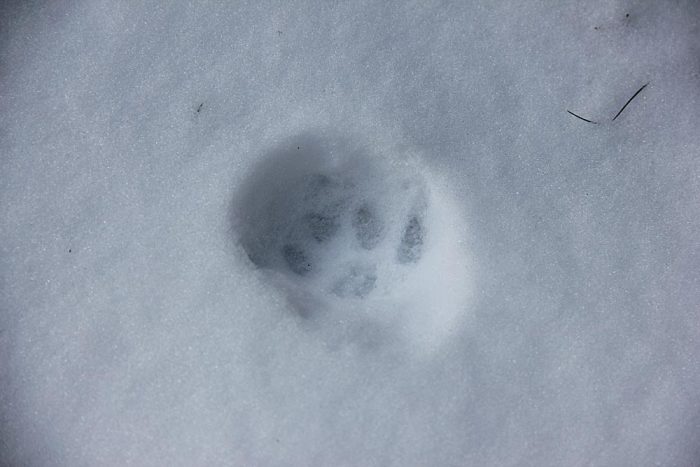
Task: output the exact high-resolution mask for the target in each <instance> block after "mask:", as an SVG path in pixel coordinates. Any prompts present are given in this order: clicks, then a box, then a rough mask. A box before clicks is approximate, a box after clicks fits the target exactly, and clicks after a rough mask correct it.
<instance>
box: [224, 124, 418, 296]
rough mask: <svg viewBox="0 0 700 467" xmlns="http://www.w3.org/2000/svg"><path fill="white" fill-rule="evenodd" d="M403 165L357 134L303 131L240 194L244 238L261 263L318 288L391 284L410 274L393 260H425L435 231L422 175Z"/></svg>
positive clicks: (339, 291)
mask: <svg viewBox="0 0 700 467" xmlns="http://www.w3.org/2000/svg"><path fill="white" fill-rule="evenodd" d="M396 172H397V171H396V169H394V168H391V169H390V168H388V167H383V166H381V165H380V164H379V163H378V162H377V161H376V160H375V159H373V158H372V157H371V156H370V155H369V152H368V151H366V150H365V149H363V148H361V147H357V145H353V143H352V142H348V141H340V140H339V141H327V140H322V139H320V138H315V137H313V136H309V135H305V136H300V137H298V138H295V139H293V140H291V141H289V142H288V143H287V144H284V145H282V146H280V147H279V148H277V149H274V150H273V151H271V152H270V154H268V155H267V156H266V157H264V158H263V161H262V162H260V163H259V165H258V167H257V169H256V170H255V171H254V172H253V174H252V175H251V177H250V179H249V182H248V184H247V186H246V188H245V189H244V190H243V192H242V194H241V195H240V196H239V197H238V198H237V199H236V200H235V202H236V206H235V209H234V211H233V217H232V220H233V221H234V229H235V231H236V232H237V235H238V236H239V240H240V244H241V245H242V246H243V248H244V249H245V251H246V252H247V254H248V257H249V258H250V259H251V261H252V262H253V263H254V264H255V265H256V266H258V267H260V268H261V269H263V270H270V271H276V272H277V273H281V274H283V275H285V276H287V277H288V278H289V279H291V281H289V282H287V284H296V286H295V287H298V288H300V289H308V290H309V291H311V290H313V291H314V292H313V293H315V294H316V293H326V294H327V295H328V296H329V297H336V299H338V298H339V299H352V300H357V299H367V298H370V297H372V296H373V294H376V293H377V292H376V291H377V290H378V288H379V286H380V285H381V289H382V290H383V291H389V290H390V289H391V287H392V285H391V281H395V280H396V277H400V276H401V273H400V272H396V271H394V270H393V268H402V267H403V266H404V265H408V264H415V263H418V262H419V261H420V260H421V257H422V255H423V250H424V243H425V238H426V229H425V225H424V216H423V214H421V212H422V211H420V210H418V211H417V210H416V208H415V206H416V205H421V206H422V205H424V204H425V199H424V194H423V193H422V184H421V183H422V182H421V179H420V177H419V176H415V174H413V175H411V174H405V173H403V172H400V171H398V172H399V174H398V175H397V174H396ZM417 212H418V213H417ZM322 291H325V292H322Z"/></svg>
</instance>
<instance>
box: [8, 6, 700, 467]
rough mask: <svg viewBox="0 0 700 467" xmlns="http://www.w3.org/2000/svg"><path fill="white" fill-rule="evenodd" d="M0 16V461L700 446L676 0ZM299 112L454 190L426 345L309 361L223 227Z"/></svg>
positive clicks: (690, 136) (696, 456)
mask: <svg viewBox="0 0 700 467" xmlns="http://www.w3.org/2000/svg"><path fill="white" fill-rule="evenodd" d="M0 12H1V13H2V15H1V20H0V26H1V28H0V292H1V295H0V310H1V314H0V324H1V326H0V397H1V399H0V401H1V404H0V409H1V410H0V416H1V418H0V423H1V425H0V450H1V457H0V459H1V460H2V462H3V463H5V464H7V465H124V464H127V463H131V464H133V465H533V466H534V465H538V466H541V465H636V466H639V465H663V466H667V465H668V466H671V465H678V466H694V465H697V464H698V462H700V390H699V389H698V388H700V362H699V356H700V321H699V320H700V244H699V243H700V240H698V239H699V238H700V225H699V224H700V216H699V214H700V204H699V202H700V162H698V156H699V154H700V131H698V123H697V122H698V117H700V98H699V96H700V81H699V78H700V42H699V40H700V37H699V35H700V30H699V25H700V19H699V18H700V16H698V15H699V14H700V11H699V8H698V4H697V3H696V2H690V1H689V2H680V1H670V2H651V1H638V2H633V1H619V2H611V1H607V2H577V1H570V2H537V3H534V2H515V1H514V2H499V3H495V2H464V3H462V2H444V3H443V2H426V1H421V2H304V1H294V2H280V3H270V2H258V1H255V2H247V3H246V2H192V3H188V2H172V3H163V2H151V3H142V4H139V5H137V4H135V3H132V2H110V1H103V2H100V1H85V2H63V1H56V2H28V3H23V4H21V5H20V4H18V3H8V4H6V5H5V6H4V7H2V8H0ZM627 14H629V17H627V16H626V15H627ZM646 82H650V83H651V84H650V85H649V86H648V87H647V89H645V90H644V91H643V93H642V94H640V96H639V97H638V98H637V99H636V100H635V101H634V102H633V103H632V104H630V106H629V107H628V108H627V109H626V110H625V112H624V113H623V114H622V115H621V117H620V118H619V119H618V120H616V121H615V122H614V123H610V119H611V118H612V116H613V115H614V114H615V113H616V112H617V111H618V110H619V108H620V107H621V106H622V104H624V102H625V101H626V100H627V99H628V98H629V97H630V96H631V95H632V94H633V93H634V92H635V91H636V90H637V89H638V88H639V87H640V86H641V85H642V84H644V83H646ZM200 104H202V107H201V109H200V111H199V112H197V109H198V108H199V105H200ZM566 109H570V110H572V111H574V112H576V113H578V114H580V115H582V116H585V117H586V118H590V119H593V120H596V121H599V122H601V124H600V125H591V124H587V123H585V122H582V121H580V120H577V119H575V118H573V117H571V116H570V115H568V114H566V112H565V111H566ZM324 129H330V130H332V131H335V132H339V133H341V134H344V135H347V136H348V137H353V138H358V141H359V140H361V141H359V143H361V144H366V145H368V146H370V147H372V146H374V147H378V148H382V151H380V152H381V153H389V154H392V153H393V154H395V157H396V158H400V157H401V156H402V154H404V153H406V152H411V153H418V154H421V155H422V156H421V157H422V163H423V164H424V165H425V168H426V170H431V171H435V172H437V173H441V174H443V176H444V177H445V178H446V179H447V180H448V182H446V183H447V185H446V186H445V187H444V188H445V189H446V190H449V191H450V192H451V194H452V196H454V197H456V198H457V199H460V200H461V201H462V203H463V204H462V209H463V212H462V213H461V215H462V216H463V217H464V219H465V220H466V222H467V223H468V226H469V227H468V228H469V242H470V246H469V252H470V255H471V257H472V259H473V262H474V265H473V267H474V269H473V271H472V274H473V278H474V296H473V298H472V300H471V303H470V305H469V307H468V309H465V310H464V312H465V314H468V315H469V316H470V317H471V318H470V319H468V320H465V321H464V323H465V324H464V325H463V326H462V328H461V329H459V330H458V331H457V334H458V335H457V336H456V337H454V338H453V339H452V340H450V341H449V342H447V343H445V344H444V346H442V347H441V348H440V349H439V351H438V352H436V353H433V354H430V355H428V354H426V355H420V354H418V355H417V354H416V353H414V352H409V351H406V349H405V347H404V344H402V343H400V342H398V341H397V340H396V339H395V338H394V337H393V336H394V334H393V333H391V332H388V333H386V334H379V335H378V336H375V338H373V339H375V340H377V341H378V342H379V345H377V346H364V345H360V344H352V343H351V344H348V345H343V346H339V347H333V346H329V345H328V343H327V339H324V336H326V335H327V333H329V332H332V330H329V329H328V328H327V327H323V326H317V325H315V324H314V322H313V321H308V320H307V321H303V320H300V319H299V318H298V316H297V315H295V314H294V313H292V312H291V310H290V306H289V304H288V302H287V300H286V297H285V296H284V294H283V293H281V292H280V291H279V290H278V289H276V288H274V287H272V286H271V285H270V284H269V283H268V282H267V281H266V279H265V277H264V275H263V274H260V273H259V271H256V270H255V268H254V267H253V265H252V264H251V263H250V262H249V261H248V260H247V258H246V255H245V253H244V252H243V251H242V248H241V247H240V245H239V244H238V242H237V239H236V237H235V232H233V230H232V228H231V225H230V222H229V211H230V208H231V205H232V203H235V202H236V200H235V199H234V197H235V196H236V193H237V192H238V188H239V187H240V186H241V185H242V184H243V183H245V181H246V180H247V177H249V176H250V174H252V173H254V172H255V169H256V164H257V163H258V162H259V159H260V157H261V156H262V155H263V154H265V153H266V152H267V151H269V150H270V149H271V148H274V147H275V146H276V145H278V144H280V143H281V142H283V141H285V140H286V139H288V138H290V137H294V136H295V135H299V134H302V133H305V132H312V133H315V134H316V135H317V136H318V137H319V138H324V132H325V131H327V130H324ZM270 183H274V180H270ZM358 342H362V339H359V338H358Z"/></svg>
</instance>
